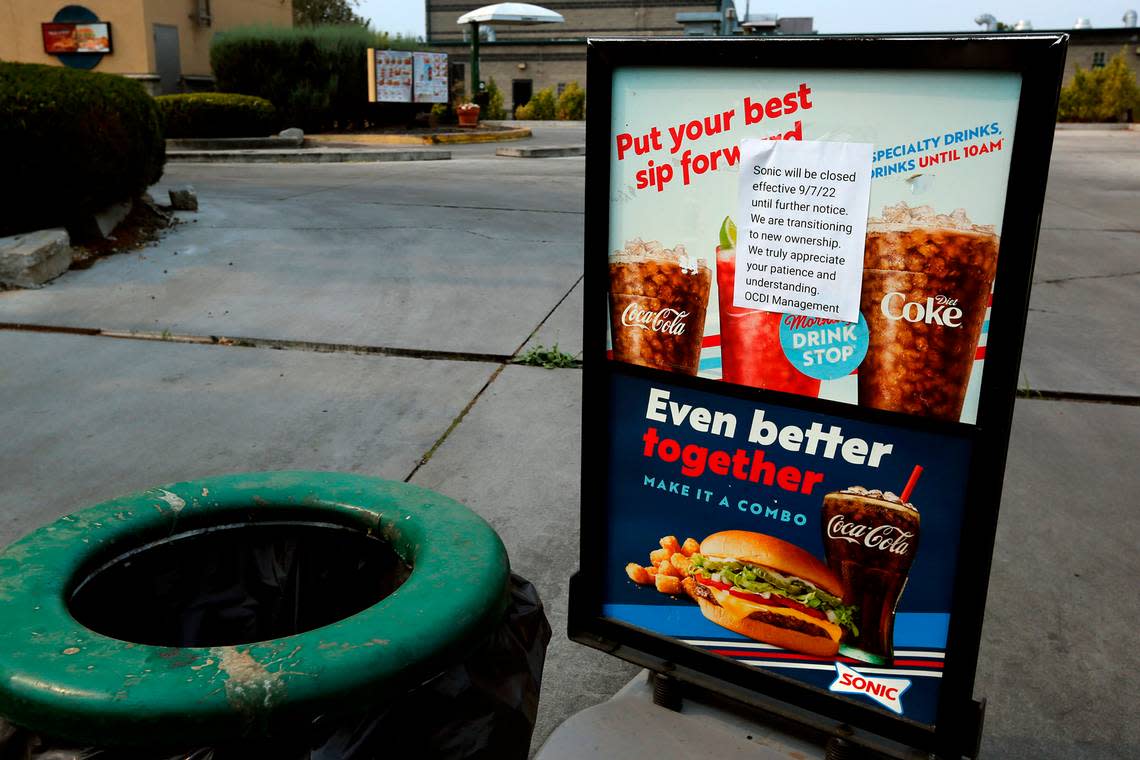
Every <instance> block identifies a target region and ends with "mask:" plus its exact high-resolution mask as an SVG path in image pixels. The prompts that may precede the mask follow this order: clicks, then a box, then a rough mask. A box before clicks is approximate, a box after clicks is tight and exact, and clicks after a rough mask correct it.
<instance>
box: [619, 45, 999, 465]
mask: <svg viewBox="0 0 1140 760" xmlns="http://www.w3.org/2000/svg"><path fill="white" fill-rule="evenodd" d="M1020 92H1021V77H1020V75H1018V74H1016V73H1010V72H993V71H874V70H871V71H850V70H848V71H841V70H828V69H806V70H801V71H792V70H777V69H770V70H764V69H731V68H718V69H711V68H710V69H700V68H687V69H684V70H680V69H676V68H654V67H636V68H634V67H622V68H618V69H617V70H615V71H614V75H613V90H612V124H611V132H612V134H611V140H610V151H611V155H610V161H609V165H610V172H611V173H610V193H611V197H610V228H609V234H610V239H609V252H608V253H609V272H610V295H611V298H610V311H609V314H608V317H609V322H610V347H611V349H612V352H611V354H610V355H611V356H612V358H614V359H616V360H618V361H622V362H628V363H632V364H639V365H643V366H647V367H653V368H656V369H662V370H666V371H669V372H675V373H681V374H685V375H696V376H699V377H703V378H708V379H713V380H721V381H725V382H729V383H734V384H737V385H741V386H746V387H751V388H764V389H768V390H775V391H782V392H786V393H792V394H797V395H800V396H807V397H812V398H821V399H828V400H831V401H838V402H843V403H847V404H853V405H859V406H862V407H869V408H875V409H882V410H887V411H892V412H897V413H900V414H904V415H911V416H918V417H923V418H931V419H935V420H945V421H951V422H962V423H967V424H973V423H974V422H975V421H976V419H977V408H978V392H979V388H980V384H981V379H982V375H983V372H984V370H985V363H986V344H987V340H986V338H987V334H988V332H989V314H990V306H991V304H992V300H993V299H994V298H999V299H1000V298H1001V297H1002V294H1001V293H1000V292H997V293H995V292H994V289H993V282H994V277H995V273H996V269H997V261H998V257H999V255H1000V250H1001V235H1002V229H1001V225H1002V215H1003V211H1004V209H1005V203H1006V189H1007V185H1008V181H1009V169H1010V156H1011V152H1012V148H1013V133H1014V126H1015V122H1016V119H1017V112H1018V101H1019V96H1020ZM892 487H897V486H892Z"/></svg>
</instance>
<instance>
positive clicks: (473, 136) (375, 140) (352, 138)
mask: <svg viewBox="0 0 1140 760" xmlns="http://www.w3.org/2000/svg"><path fill="white" fill-rule="evenodd" d="M530 136H531V132H530V130H529V129H506V130H503V131H501V132H469V133H465V132H441V133H436V134H430V135H352V134H346V135H337V134H323V135H305V141H306V142H308V141H310V140H311V141H312V142H314V143H361V144H364V145H465V144H469V143H484V142H501V141H503V140H522V139H524V138H527V137H530Z"/></svg>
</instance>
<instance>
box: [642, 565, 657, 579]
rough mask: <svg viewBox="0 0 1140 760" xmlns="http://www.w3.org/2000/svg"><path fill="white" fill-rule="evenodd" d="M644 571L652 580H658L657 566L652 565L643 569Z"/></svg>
mask: <svg viewBox="0 0 1140 760" xmlns="http://www.w3.org/2000/svg"><path fill="white" fill-rule="evenodd" d="M642 570H644V571H645V574H646V575H648V576H649V577H650V578H656V577H657V566H656V565H650V566H648V567H643V568H642Z"/></svg>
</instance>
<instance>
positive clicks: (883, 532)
mask: <svg viewBox="0 0 1140 760" xmlns="http://www.w3.org/2000/svg"><path fill="white" fill-rule="evenodd" d="M912 479H913V478H912ZM908 490H909V488H908ZM904 495H909V494H907V493H906V492H905V491H904ZM918 539H919V517H918V510H917V509H915V508H914V505H913V504H910V503H909V502H907V501H906V500H905V499H903V498H901V497H899V496H896V495H895V494H893V493H891V492H890V491H887V492H885V493H884V492H883V491H878V490H867V489H866V488H862V487H861V486H851V487H850V488H845V489H843V490H842V491H833V492H832V493H829V494H827V495H826V496H824V497H823V550H824V554H825V555H826V557H827V564H828V567H830V568H831V571H832V572H833V573H835V574H836V575H837V576H839V580H840V581H841V582H842V583H843V587H844V589H845V591H844V596H843V603H844V604H846V605H853V606H855V607H858V610H857V612H856V615H855V621H856V625H857V627H858V629H859V630H858V633H857V634H855V635H854V636H853V637H851V638H849V639H847V640H845V641H844V642H843V645H842V646H841V647H840V652H841V653H842V654H846V655H847V656H849V657H853V658H855V659H857V660H863V661H864V662H870V663H875V664H890V663H891V662H892V661H893V660H894V627H895V608H896V607H897V606H898V603H899V598H900V597H901V596H902V593H903V589H904V588H906V580H907V575H908V573H909V572H910V566H911V563H913V562H914V555H915V553H916V552H918Z"/></svg>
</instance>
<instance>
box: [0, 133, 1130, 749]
mask: <svg viewBox="0 0 1140 760" xmlns="http://www.w3.org/2000/svg"><path fill="white" fill-rule="evenodd" d="M567 134H569V137H567V138H566V139H574V137H575V136H574V135H573V133H572V131H571V132H568V133H567ZM458 147H462V148H464V149H467V150H468V152H466V153H464V154H463V155H459V151H458V150H457V148H458ZM448 149H449V150H452V151H453V153H454V154H455V155H454V157H453V160H451V161H440V162H428V163H421V164H382V165H329V166H273V165H264V166H236V165H235V166H225V165H217V166H191V165H171V166H169V167H168V169H167V176H166V177H165V178H164V180H163V185H162V187H160V188H159V191H161V190H162V189H164V188H165V187H166V186H171V185H175V184H183V183H190V184H193V185H195V187H196V188H197V190H198V195H199V199H200V202H201V204H202V210H201V212H200V213H199V214H197V215H192V214H186V215H182V219H183V220H184V221H185V224H183V225H182V226H180V227H179V228H177V229H176V230H174V231H173V232H172V233H171V234H169V235H168V236H167V237H166V238H164V239H163V240H162V241H160V243H158V244H157V245H155V246H152V247H150V248H147V249H145V250H143V251H140V252H136V253H131V254H124V255H118V256H114V257H111V258H108V259H105V260H102V261H99V262H97V263H96V264H95V265H94V266H93V267H91V268H90V269H87V270H82V271H73V272H69V273H67V274H66V275H64V276H63V277H62V278H60V279H59V280H57V281H56V282H54V283H52V284H51V285H49V286H48V287H47V288H45V289H43V290H40V291H10V292H3V293H0V322H3V323H23V324H36V325H44V326H47V328H48V329H52V326H54V327H59V326H72V327H85V328H100V329H114V330H122V331H131V330H141V331H145V332H148V333H151V334H156V335H161V334H163V332H164V331H165V332H167V333H168V334H170V335H171V336H176V335H190V336H239V337H245V338H257V339H264V340H266V341H271V342H272V343H273V345H275V346H277V347H279V348H284V349H285V350H270V349H268V348H242V347H237V346H222V345H216V346H202V345H191V344H184V343H177V342H170V341H161V340H159V341H154V340H151V341H138V340H115V339H111V338H106V337H95V336H82V335H61V334H52V333H50V332H48V333H27V332H15V331H11V330H0V356H4V357H9V359H8V360H7V361H4V362H2V363H0V389H2V396H3V399H4V403H3V404H2V405H0V430H2V431H4V435H3V436H0V544H5V543H7V542H9V541H11V540H13V539H15V538H17V537H18V536H20V535H22V534H23V533H24V532H26V531H27V530H29V529H31V528H33V527H35V526H37V525H41V524H43V523H46V522H48V521H50V520H52V519H55V518H56V517H58V516H60V515H62V514H65V513H67V512H70V511H73V510H75V509H78V508H81V507H83V506H85V505H88V504H91V503H94V502H96V501H99V500H101V499H104V498H107V497H109V496H112V495H116V494H121V493H125V492H127V491H130V490H133V489H137V488H141V487H144V486H148V485H154V484H157V483H161V482H166V481H172V480H180V479H185V478H193V477H199V476H205V475H212V474H220V473H224V472H234V471H241V470H253V469H277V468H287V467H288V468H293V467H305V468H316V469H341V470H350V471H356V472H363V473H367V474H374V475H379V476H382V477H388V478H394V479H410V480H411V482H414V483H417V484H420V485H424V486H427V487H429V488H434V489H436V490H439V491H441V492H443V493H445V494H448V495H450V496H453V497H455V498H457V499H459V500H461V501H463V502H464V503H466V504H468V505H469V506H471V507H472V508H473V509H475V510H476V511H477V512H479V513H480V514H482V515H484V516H485V517H486V518H487V519H488V520H489V521H490V522H491V523H492V524H493V525H494V526H495V527H496V528H497V529H498V530H499V531H500V533H501V534H502V535H503V538H504V541H505V542H506V544H507V548H508V550H509V551H510V554H511V558H512V563H513V566H514V567H515V569H516V570H518V571H519V572H520V573H522V574H523V575H525V576H526V577H528V578H530V579H531V580H532V581H534V582H535V584H536V585H537V587H538V588H539V590H540V592H541V593H542V594H543V597H544V599H545V600H546V602H547V604H548V612H549V615H550V618H551V622H552V625H553V627H554V629H555V640H554V641H553V642H552V644H551V648H550V652H549V657H548V663H547V671H546V678H545V679H544V687H543V695H542V702H541V706H540V715H539V725H538V728H537V730H536V735H535V742H536V746H537V744H538V743H540V742H541V741H542V739H543V738H544V737H545V736H546V735H547V734H548V733H549V732H550V730H552V729H553V727H554V726H556V725H557V724H558V723H559V722H560V721H561V720H563V719H564V718H565V717H567V716H568V715H570V714H572V713H573V712H574V711H576V710H578V709H581V708H583V707H586V706H588V705H590V704H593V703H596V702H598V701H601V700H603V699H605V698H606V697H608V696H609V695H611V694H612V693H614V692H615V691H616V690H617V689H618V688H620V687H621V686H622V685H623V684H624V683H625V682H626V681H628V680H629V678H630V677H631V676H632V674H633V673H634V669H633V668H631V667H629V666H626V665H624V664H623V663H621V662H620V661H617V660H614V659H612V658H609V657H606V656H604V655H601V654H600V653H597V652H594V651H592V650H588V649H585V648H583V647H580V646H577V645H575V644H571V643H570V642H568V641H566V640H565V638H564V630H565V614H566V590H565V579H566V577H567V576H568V575H569V574H570V573H571V572H572V571H573V569H574V568H575V567H576V565H577V542H578V527H577V526H578V507H579V504H578V478H579V472H578V461H579V459H578V457H579V452H580V446H579V442H578V430H579V427H578V426H579V419H580V371H579V370H543V369H538V368H530V367H520V366H515V365H509V364H506V361H507V360H508V359H509V357H511V356H512V355H515V354H516V353H517V352H519V351H520V350H525V349H527V348H530V347H533V346H535V345H537V344H539V343H543V344H545V345H546V346H548V347H549V346H550V345H551V344H553V343H558V344H559V346H560V348H561V349H562V350H564V351H566V352H568V353H571V354H577V353H579V352H580V351H581V335H580V324H581V315H582V309H583V305H582V286H581V274H582V262H581V244H582V238H581V231H582V198H583V191H584V187H583V178H582V167H583V161H582V159H580V158H565V159H535V160H526V161H520V160H518V159H511V158H497V157H495V156H494V155H493V149H494V145H493V144H492V145H491V146H490V147H487V146H450V147H449V148H448ZM1137 177H1140V133H1135V132H1119V133H1096V132H1071V133H1060V134H1058V137H1057V147H1056V154H1055V158H1054V169H1053V174H1052V180H1051V184H1050V188H1049V203H1048V206H1047V209H1046V216H1045V221H1044V224H1043V229H1042V236H1041V245H1040V251H1039V255H1038V269H1037V274H1036V276H1035V282H1036V284H1035V288H1034V295H1033V300H1032V311H1031V314H1030V323H1029V325H1030V327H1029V335H1028V337H1027V341H1026V349H1025V359H1024V362H1023V375H1024V377H1025V383H1026V385H1027V386H1028V387H1030V388H1033V389H1036V390H1048V391H1056V392H1060V394H1061V395H1064V394H1065V393H1111V394H1118V395H1120V396H1121V398H1120V399H1119V400H1118V403H1114V404H1105V405H1093V404H1081V403H1073V402H1070V401H1045V400H1023V401H1020V402H1019V403H1018V406H1017V414H1016V419H1015V424H1014V429H1013V441H1012V443H1011V452H1010V460H1009V465H1008V470H1007V477H1006V485H1005V494H1004V498H1003V504H1002V512H1001V519H1000V524H999V535H998V544H997V551H996V554H995V560H994V568H993V577H992V580H991V586H990V595H989V602H988V607H987V618H986V627H985V629H984V632H983V635H984V640H983V648H982V652H981V661H980V663H979V675H978V687H977V693H978V694H979V695H984V696H987V697H988V699H989V713H988V721H987V730H986V738H985V744H984V748H983V749H984V752H983V757H991V758H1015V759H1017V758H1026V759H1028V758H1057V759H1058V760H1059V759H1060V758H1070V757H1082V758H1094V759H1098V758H1104V759H1105V760H1107V758H1116V757H1127V756H1132V755H1136V754H1140V727H1138V726H1137V725H1136V723H1135V722H1134V721H1130V720H1128V719H1127V716H1129V715H1130V714H1131V713H1132V712H1134V710H1135V708H1134V705H1135V704H1136V702H1137V699H1138V698H1140V693H1138V692H1137V688H1136V686H1135V685H1134V683H1135V682H1134V679H1133V678H1132V677H1131V670H1132V669H1131V668H1130V667H1129V665H1130V664H1131V663H1135V662H1136V655H1135V653H1134V652H1133V651H1132V645H1131V642H1132V641H1133V640H1134V639H1135V632H1134V625H1133V621H1135V620H1136V619H1137V618H1138V617H1140V606H1138V602H1137V601H1136V596H1135V593H1134V589H1133V587H1134V586H1135V585H1136V579H1137V577H1140V567H1138V565H1137V559H1136V551H1135V547H1136V546H1137V545H1140V520H1138V518H1137V516H1136V513H1135V510H1134V509H1132V507H1131V503H1132V502H1131V498H1130V497H1131V495H1132V494H1133V493H1135V492H1136V490H1137V488H1138V487H1140V476H1138V475H1137V474H1136V473H1135V471H1134V467H1131V466H1130V465H1131V464H1132V461H1133V460H1134V459H1135V452H1136V451H1137V449H1138V448H1140V409H1138V408H1137V407H1136V405H1135V404H1136V397H1137V396H1140V390H1138V389H1137V385H1136V383H1137V380H1136V377H1137V375H1138V373H1137V370H1138V369H1140V360H1138V359H1137V356H1140V351H1138V350H1137V349H1140V343H1138V342H1137V339H1136V337H1135V336H1134V334H1133V333H1130V332H1129V331H1128V325H1129V324H1130V323H1131V320H1130V319H1128V317H1129V316H1130V315H1131V314H1132V313H1134V304H1135V303H1136V299H1137V296H1138V295H1140V257H1138V255H1137V242H1140V227H1137V221H1136V219H1137V218H1138V215H1137V214H1136V213H1135V212H1136V211H1137V210H1140V181H1138V180H1137ZM385 348H395V349H401V350H402V351H404V352H407V353H412V354H415V356H409V357H393V356H384V355H382V354H379V353H368V354H356V353H353V352H354V350H358V349H359V350H363V349H381V350H382V349H385ZM450 353H460V354H466V355H467V357H466V358H468V359H471V360H470V361H455V360H454V358H455V357H453V356H450ZM429 454H430V456H428V455H429ZM425 457H427V461H426V463H422V464H421V462H422V460H423V459H424V458H425Z"/></svg>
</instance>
